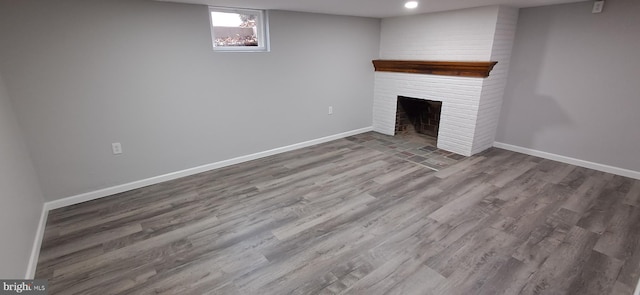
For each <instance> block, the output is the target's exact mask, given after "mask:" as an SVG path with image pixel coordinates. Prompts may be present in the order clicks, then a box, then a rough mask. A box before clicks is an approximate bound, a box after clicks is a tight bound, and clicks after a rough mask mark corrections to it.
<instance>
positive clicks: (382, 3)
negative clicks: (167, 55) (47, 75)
mask: <svg viewBox="0 0 640 295" xmlns="http://www.w3.org/2000/svg"><path fill="white" fill-rule="evenodd" d="M159 1H165V2H179V3H192V4H205V5H211V6H222V7H236V8H255V9H279V10H292V11H304V12H316V13H328V14H339V15H354V16H366V17H376V18H384V17H392V16H401V15H409V14H420V13H427V12H435V11H445V10H454V9H461V8H470V7H479V6H487V5H497V4H499V5H508V6H513V7H520V8H522V7H534V6H543V5H552V4H561V3H571V2H582V1H588V0H417V1H418V2H419V6H418V8H416V9H413V10H408V9H406V8H404V2H405V1H406V0H159Z"/></svg>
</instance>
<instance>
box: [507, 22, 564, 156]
mask: <svg viewBox="0 0 640 295" xmlns="http://www.w3.org/2000/svg"><path fill="white" fill-rule="evenodd" d="M551 22H553V20H549V22H545V23H541V24H540V26H539V27H538V28H537V29H536V32H537V34H536V35H535V36H536V38H537V40H535V41H537V42H531V40H529V41H527V42H523V40H521V38H522V36H519V35H521V34H519V33H521V32H519V31H517V32H516V41H515V42H516V43H515V45H514V48H513V52H514V53H515V54H514V55H512V62H511V65H512V66H511V69H510V71H509V79H508V82H507V88H506V89H505V94H504V97H505V98H504V101H503V106H502V119H501V122H500V124H501V125H502V124H504V126H502V127H499V129H498V132H501V133H502V134H501V137H502V138H505V137H508V136H507V134H509V133H514V130H517V133H518V135H516V136H515V137H517V138H518V142H517V145H519V146H523V147H531V148H535V147H536V141H537V139H539V138H540V137H542V136H544V134H545V133H546V132H547V131H551V130H553V129H558V128H559V126H568V125H571V124H572V123H573V122H572V119H571V118H570V115H569V114H568V113H567V112H566V111H565V110H564V109H563V108H562V106H561V105H560V104H559V103H558V101H557V100H556V99H555V98H554V97H552V96H548V95H542V94H540V93H538V88H539V87H538V85H539V83H540V81H539V79H540V77H541V75H542V72H543V66H544V64H543V63H542V62H535V61H542V60H544V55H545V54H546V49H547V48H546V47H547V36H548V33H549V30H550V23H551ZM518 29H519V30H521V28H518ZM525 35H526V36H531V34H525ZM519 44H527V46H526V48H524V47H521V48H517V47H518V45H519ZM529 44H534V46H530V45H529ZM521 46H524V45H521ZM517 59H524V60H527V62H518V60H517ZM531 61H534V62H531ZM532 64H534V66H531V65H532ZM558 83H562V82H561V81H558ZM516 97H525V98H526V101H525V102H524V103H523V101H522V99H521V98H520V99H516ZM516 100H518V103H515V102H514V101H516ZM523 114H525V115H523ZM514 122H515V123H514ZM510 136H511V137H514V134H510Z"/></svg>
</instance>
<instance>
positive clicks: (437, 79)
mask: <svg viewBox="0 0 640 295" xmlns="http://www.w3.org/2000/svg"><path fill="white" fill-rule="evenodd" d="M517 15H518V10H517V9H513V8H506V7H500V6H488V7H479V8H471V9H463V10H455V11H447V12H438V13H428V14H422V15H415V16H406V17H395V18H388V19H383V21H382V34H381V41H380V56H381V58H382V59H400V60H402V59H405V60H444V61H498V65H496V67H495V69H494V71H492V73H491V76H490V77H489V78H486V79H482V78H467V77H451V76H436V75H419V74H404V73H386V72H377V73H376V75H375V90H374V114H373V127H374V130H376V131H378V132H381V133H384V134H390V135H392V134H393V133H394V129H395V113H396V101H397V96H398V95H401V96H409V97H414V98H420V99H429V100H436V101H442V102H443V104H442V113H441V115H440V116H441V118H440V129H439V132H438V147H439V148H441V149H444V150H448V151H452V152H455V153H458V154H462V155H467V156H469V155H472V154H475V153H478V152H481V151H482V150H485V149H487V148H489V147H491V146H492V145H493V142H494V140H493V138H494V135H495V130H496V126H497V122H498V118H499V111H500V110H499V107H500V104H501V103H502V91H503V89H504V85H506V78H507V74H506V73H507V69H508V63H509V57H510V52H511V45H512V42H513V34H514V32H515V26H516V20H517Z"/></svg>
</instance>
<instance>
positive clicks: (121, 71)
mask: <svg viewBox="0 0 640 295" xmlns="http://www.w3.org/2000/svg"><path fill="white" fill-rule="evenodd" d="M270 18H271V26H270V32H271V52H269V53H224V52H213V50H212V45H211V34H210V31H209V17H208V10H207V7H205V6H198V5H183V4H172V3H162V2H154V1H136V0H110V1H106V0H105V1H95V0H92V1H86V0H65V1H37V0H4V1H2V2H0V40H2V42H1V43H0V69H2V71H3V74H4V76H5V80H6V84H7V88H8V89H9V92H10V93H11V98H12V100H13V101H14V105H15V110H16V114H17V116H18V119H19V121H20V122H21V124H22V125H23V127H24V131H25V137H26V140H27V144H28V146H29V148H30V152H31V155H32V158H33V161H34V165H35V167H36V170H37V173H38V176H39V178H40V181H41V183H42V188H43V191H44V194H45V198H46V199H48V200H55V199H59V198H62V197H68V196H72V195H77V194H80V193H84V192H89V191H93V190H97V189H101V188H105V187H110V186H114V185H119V184H123V183H128V182H131V181H136V180H140V179H145V178H148V177H153V176H157V175H162V174H165V173H169V172H174V171H179V170H182V169H187V168H192V167H196V166H199V165H203V164H209V163H213V162H217V161H221V160H225V159H230V158H234V157H237V156H242V155H247V154H252V153H256V152H260V151H265V150H269V149H273V148H276V147H282V146H286V145H290V144H294V143H299V142H303V141H307V140H311V139H316V138H320V137H324V136H328V135H333V134H338V133H341V132H345V131H350V130H355V129H359V128H364V127H368V126H371V122H372V119H371V116H372V115H371V114H372V103H373V102H372V99H371V98H372V97H373V76H374V73H373V67H372V65H371V60H372V59H375V58H377V56H378V48H379V38H380V37H379V36H380V22H379V20H376V19H368V18H357V17H343V16H330V15H320V14H306V13H293V12H283V11H273V12H271V14H270ZM247 85H248V86H247ZM330 105H331V106H333V108H334V115H332V116H328V115H327V108H328V106H330ZM112 142H121V143H122V146H123V150H124V154H122V155H119V156H113V155H112V154H111V143H112Z"/></svg>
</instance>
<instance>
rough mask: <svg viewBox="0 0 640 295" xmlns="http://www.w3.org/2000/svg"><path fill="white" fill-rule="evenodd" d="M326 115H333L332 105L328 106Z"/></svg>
mask: <svg viewBox="0 0 640 295" xmlns="http://www.w3.org/2000/svg"><path fill="white" fill-rule="evenodd" d="M327 115H333V107H332V106H329V112H327Z"/></svg>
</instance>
